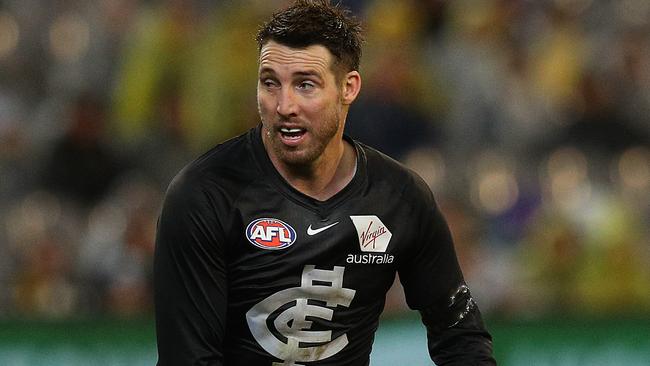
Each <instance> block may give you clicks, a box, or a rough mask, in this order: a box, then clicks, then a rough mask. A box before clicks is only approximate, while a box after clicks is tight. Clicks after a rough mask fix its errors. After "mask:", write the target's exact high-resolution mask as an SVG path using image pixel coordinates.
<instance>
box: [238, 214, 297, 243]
mask: <svg viewBox="0 0 650 366" xmlns="http://www.w3.org/2000/svg"><path fill="white" fill-rule="evenodd" d="M246 238H248V241H250V242H251V243H252V244H253V245H255V246H256V247H258V248H262V249H270V250H278V249H285V248H288V247H290V246H291V245H292V244H293V243H295V241H296V230H294V229H293V228H292V227H291V226H290V225H289V224H287V223H285V222H283V221H280V220H278V219H271V218H262V219H257V220H253V221H251V223H250V224H248V226H247V227H246Z"/></svg>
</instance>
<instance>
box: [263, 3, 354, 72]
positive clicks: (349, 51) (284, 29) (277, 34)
mask: <svg viewBox="0 0 650 366" xmlns="http://www.w3.org/2000/svg"><path fill="white" fill-rule="evenodd" d="M256 40H257V44H258V46H259V49H260V50H261V49H262V46H264V45H265V44H266V43H267V42H269V41H275V42H277V43H280V44H282V45H285V46H289V47H293V48H306V47H309V46H312V45H323V46H324V47H325V48H327V49H328V50H329V51H330V52H331V53H332V55H334V57H335V65H333V66H338V67H339V68H341V69H343V70H344V72H348V71H353V70H359V62H360V59H361V44H362V43H363V37H362V35H361V24H360V23H359V22H358V21H357V20H356V18H355V17H354V16H352V15H351V13H350V11H349V10H347V9H344V8H343V7H341V5H340V4H336V5H332V4H331V3H330V1H329V0H297V1H295V2H294V3H293V5H291V6H289V7H288V8H286V9H284V10H280V11H278V12H276V13H274V14H273V16H272V17H271V19H269V21H268V22H266V23H265V24H263V25H262V27H261V28H260V30H259V32H258V33H257V37H256Z"/></svg>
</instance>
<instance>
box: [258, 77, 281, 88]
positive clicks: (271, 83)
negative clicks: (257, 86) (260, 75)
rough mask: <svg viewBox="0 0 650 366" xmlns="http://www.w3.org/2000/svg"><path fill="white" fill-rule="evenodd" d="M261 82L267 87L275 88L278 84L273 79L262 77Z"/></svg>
mask: <svg viewBox="0 0 650 366" xmlns="http://www.w3.org/2000/svg"><path fill="white" fill-rule="evenodd" d="M260 82H261V83H262V85H264V86H265V87H267V88H274V87H276V86H277V85H278V83H277V82H276V81H275V80H273V79H262V80H260Z"/></svg>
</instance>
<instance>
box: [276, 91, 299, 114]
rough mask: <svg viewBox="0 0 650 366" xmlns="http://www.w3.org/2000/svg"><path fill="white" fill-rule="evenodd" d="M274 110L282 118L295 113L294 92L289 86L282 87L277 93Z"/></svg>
mask: <svg viewBox="0 0 650 366" xmlns="http://www.w3.org/2000/svg"><path fill="white" fill-rule="evenodd" d="M276 111H277V112H278V114H279V115H280V116H282V117H283V118H288V117H293V116H295V115H296V114H297V105H296V100H295V94H294V93H293V91H292V90H291V88H283V89H282V91H281V92H280V93H279V97H278V105H277V108H276Z"/></svg>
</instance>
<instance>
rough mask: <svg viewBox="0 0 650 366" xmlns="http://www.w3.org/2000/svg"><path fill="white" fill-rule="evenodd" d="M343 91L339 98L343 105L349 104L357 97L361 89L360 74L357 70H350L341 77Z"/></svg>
mask: <svg viewBox="0 0 650 366" xmlns="http://www.w3.org/2000/svg"><path fill="white" fill-rule="evenodd" d="M341 87H342V88H343V93H342V94H341V99H342V101H343V104H344V105H350V104H352V102H354V100H355V99H357V95H359V91H360V90H361V74H359V72H358V71H350V72H348V73H347V74H346V75H345V76H344V77H343V84H342V85H341Z"/></svg>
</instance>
